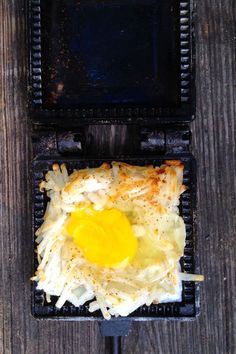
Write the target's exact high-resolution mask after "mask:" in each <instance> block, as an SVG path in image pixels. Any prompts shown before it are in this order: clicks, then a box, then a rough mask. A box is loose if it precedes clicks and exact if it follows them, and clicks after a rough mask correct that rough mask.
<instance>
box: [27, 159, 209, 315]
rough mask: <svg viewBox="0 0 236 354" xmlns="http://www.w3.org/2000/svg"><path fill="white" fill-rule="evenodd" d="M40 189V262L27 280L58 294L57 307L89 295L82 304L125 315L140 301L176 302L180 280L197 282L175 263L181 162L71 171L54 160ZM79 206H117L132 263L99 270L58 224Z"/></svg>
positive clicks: (180, 243)
mask: <svg viewBox="0 0 236 354" xmlns="http://www.w3.org/2000/svg"><path fill="white" fill-rule="evenodd" d="M40 190H41V191H44V190H46V191H47V194H48V197H49V198H50V201H49V202H48V204H47V209H46V212H45V215H44V222H43V224H42V226H41V227H40V228H39V229H38V230H37V232H36V237H37V238H36V242H37V243H38V247H37V256H38V262H39V266H38V269H37V271H36V274H35V276H34V277H33V278H32V280H35V281H37V288H38V289H43V290H44V291H45V293H46V296H47V297H46V299H47V301H48V302H50V301H51V300H50V296H51V295H54V296H58V301H57V303H56V306H57V307H58V308H60V307H62V306H63V304H64V303H65V302H66V301H69V302H71V303H72V304H73V305H75V306H80V305H83V304H84V303H85V302H87V301H90V300H93V301H92V302H90V304H89V310H90V311H91V312H93V311H96V310H98V309H100V310H101V312H102V314H103V316H104V318H105V319H110V318H111V316H127V315H129V314H130V313H131V312H133V311H135V310H136V309H137V308H138V307H139V306H142V305H144V304H146V305H148V306H149V305H150V304H151V303H160V302H167V301H180V300H181V289H182V287H181V282H182V280H185V281H187V280H189V281H202V280H203V277H202V276H199V275H192V274H184V273H181V272H180V267H179V259H180V258H181V256H182V255H183V250H184V246H185V226H184V222H183V219H182V218H181V217H180V216H179V210H178V205H179V197H180V195H181V193H183V192H184V191H185V187H184V186H183V165H182V164H181V162H180V161H166V163H165V165H162V166H161V167H153V166H146V167H140V166H131V165H128V164H125V163H120V162H113V163H112V165H111V166H110V165H108V164H105V163H104V164H103V165H102V166H100V167H98V168H93V169H91V168H90V169H89V168H88V169H84V170H76V171H74V172H73V173H72V174H71V175H70V176H69V175H68V173H67V169H66V167H65V165H61V166H59V165H57V164H54V165H53V170H52V171H49V172H48V173H47V174H46V176H45V180H44V181H42V182H41V184H40ZM78 205H83V206H85V207H86V206H89V205H93V207H94V208H95V209H97V210H103V209H106V208H108V209H109V208H117V209H119V210H121V211H122V212H123V213H125V214H126V215H127V217H128V219H129V221H130V223H131V225H132V230H133V232H134V234H135V235H136V237H137V240H138V250H137V254H136V256H135V257H134V259H133V260H132V262H130V263H128V264H127V262H123V264H120V266H119V267H117V268H103V267H99V266H97V265H96V264H92V263H90V262H89V261H88V260H87V259H86V258H85V257H84V255H83V253H82V252H81V250H80V249H79V248H78V247H77V246H76V244H75V243H74V242H73V240H72V239H71V238H70V237H69V236H68V234H67V233H66V230H65V227H64V225H65V222H66V220H67V219H68V218H69V216H70V213H71V212H73V211H74V210H75V209H76V207H77V206H78ZM114 246H115V245H114Z"/></svg>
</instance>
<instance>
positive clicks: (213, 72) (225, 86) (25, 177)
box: [0, 0, 236, 354]
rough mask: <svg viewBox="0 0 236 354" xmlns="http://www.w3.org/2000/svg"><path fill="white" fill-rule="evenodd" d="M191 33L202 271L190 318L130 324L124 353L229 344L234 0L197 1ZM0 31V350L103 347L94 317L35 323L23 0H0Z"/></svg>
mask: <svg viewBox="0 0 236 354" xmlns="http://www.w3.org/2000/svg"><path fill="white" fill-rule="evenodd" d="M196 37H197V38H196V39H197V98H198V100H197V117H196V120H195V122H194V123H193V124H192V126H191V127H192V131H193V141H192V149H193V153H194V155H195V157H196V158H197V162H198V236H197V245H198V247H197V253H198V255H199V264H200V270H201V272H202V273H204V274H205V277H206V281H205V283H204V284H203V285H202V286H201V299H202V310H201V315H200V317H199V318H198V319H197V320H196V321H194V322H166V321H159V322H154V323H136V324H134V325H133V330H132V333H131V334H130V335H129V336H128V337H127V338H125V339H123V342H122V345H123V352H124V353H138V354H139V353H140V354H141V353H142V354H143V353H147V354H149V353H163V354H189V353H193V354H234V353H236V347H235V337H236V333H235V325H236V318H235V317H236V315H235V314H236V303H235V299H234V298H233V291H235V283H236V279H235V270H236V269H235V234H236V178H235V176H234V175H235V172H234V171H235V167H236V152H235V145H236V141H235V140H236V139H235V138H236V134H235V133H236V132H235V116H236V98H235V84H236V82H235V74H236V64H235V63H236V55H235V46H236V3H235V0H199V1H198V2H197V18H196ZM0 38H1V39H0V58H1V59H0V72H1V81H0V92H1V93H0V98H1V100H0V120H1V124H0V134H1V135H0V151H1V166H0V182H1V183H0V195H1V198H0V212H1V222H0V233H1V246H0V248H1V284H0V299H1V300H0V321H1V328H0V353H3V354H10V353H11V354H12V353H13V354H21V353H22V354H62V353H63V354H64V353H67V354H75V353H80V354H87V353H94V354H95V353H96V354H97V353H105V352H106V347H105V340H104V339H102V338H101V337H100V334H99V331H98V327H97V325H96V324H93V323H78V322H67V323H66V322H60V323H57V322H42V321H41V322H39V321H36V320H35V319H34V318H32V317H31V315H30V309H29V301H30V286H29V280H28V279H29V277H30V275H31V254H32V248H31V247H32V246H31V220H30V219H31V212H30V210H31V209H30V194H29V192H28V191H29V161H30V159H31V157H32V155H31V144H30V138H29V137H30V132H29V128H28V123H27V122H28V120H27V107H26V102H27V100H26V86H27V85H26V77H27V76H26V67H27V65H26V64H27V55H26V53H27V51H26V48H27V40H26V1H24V0H9V1H4V0H1V1H0ZM112 129H113V128H112ZM112 131H113V132H114V130H112ZM113 135H114V134H113ZM113 135H112V134H111V136H113ZM111 146H112V142H111Z"/></svg>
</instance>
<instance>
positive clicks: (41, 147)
mask: <svg viewBox="0 0 236 354" xmlns="http://www.w3.org/2000/svg"><path fill="white" fill-rule="evenodd" d="M190 136H191V134H190V130H189V128H188V126H181V127H176V126H175V127H166V126H145V127H143V126H142V127H141V126H134V125H130V126H122V125H120V126H87V127H86V126H83V127H78V128H71V129H66V130H65V129H63V130H50V129H44V130H43V129H39V130H37V131H34V134H33V148H34V156H39V155H44V156H49V155H76V156H84V155H86V156H96V157H109V156H128V155H129V156H135V155H140V154H141V155H152V154H158V155H166V154H180V153H183V152H187V151H189V144H190Z"/></svg>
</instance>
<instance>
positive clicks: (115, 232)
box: [66, 208, 137, 267]
mask: <svg viewBox="0 0 236 354" xmlns="http://www.w3.org/2000/svg"><path fill="white" fill-rule="evenodd" d="M66 229H67V232H68V234H69V235H70V236H71V237H72V238H73V240H74V242H75V244H76V245H77V246H78V247H79V248H80V249H81V250H82V252H83V254H84V257H85V258H86V259H87V260H89V261H90V262H91V263H95V264H97V265H99V266H103V267H116V266H119V263H121V262H122V261H125V260H127V261H128V262H130V261H131V260H132V259H133V257H134V255H135V253H136V250H137V239H136V237H135V235H134V233H133V231H132V228H131V225H130V222H129V220H128V218H127V217H126V215H125V214H124V213H122V212H121V211H120V210H118V209H107V210H102V211H96V210H94V209H92V208H87V209H83V210H81V209H78V210H77V211H75V212H73V213H71V216H70V218H69V220H68V223H67V226H66Z"/></svg>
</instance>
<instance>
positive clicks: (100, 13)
mask: <svg viewBox="0 0 236 354" xmlns="http://www.w3.org/2000/svg"><path fill="white" fill-rule="evenodd" d="M191 12H192V2H191V0H186V1H180V0H145V1H144V0H134V1H132V2H130V1H129V0H122V1H120V0H91V1H87V0H81V1H77V0H68V1H64V0H63V1H59V0H31V2H30V10H29V15H30V23H31V42H30V47H31V75H30V86H31V92H32V95H31V103H30V106H31V113H32V116H33V117H34V119H35V122H37V123H41V124H42V123H44V124H45V123H47V124H48V123H49V122H51V123H52V122H57V121H63V120H64V119H65V117H67V118H69V119H71V120H74V119H75V120H76V121H77V124H78V123H81V122H84V121H86V122H90V123H91V122H96V123H97V122H101V123H106V122H109V123H115V122H120V123H124V122H139V121H141V122H144V121H145V122H150V121H153V122H162V123H167V122H172V123H173V122H186V121H190V120H191V119H192V115H193V114H194V110H195V103H194V99H195V96H194V86H193V84H194V83H193V81H194V80H193V76H194V55H193V54H194V53H193V52H194V51H193V38H192V16H191Z"/></svg>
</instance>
